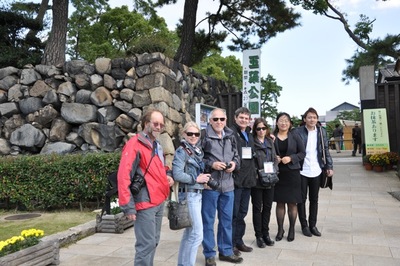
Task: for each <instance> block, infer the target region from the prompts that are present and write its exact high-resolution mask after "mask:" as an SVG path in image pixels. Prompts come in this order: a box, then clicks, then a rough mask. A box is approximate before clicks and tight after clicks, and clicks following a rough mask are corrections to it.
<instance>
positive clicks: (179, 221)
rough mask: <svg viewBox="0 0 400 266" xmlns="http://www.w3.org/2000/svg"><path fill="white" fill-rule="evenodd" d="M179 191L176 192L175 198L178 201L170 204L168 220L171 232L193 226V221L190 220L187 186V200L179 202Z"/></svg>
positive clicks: (170, 201)
mask: <svg viewBox="0 0 400 266" xmlns="http://www.w3.org/2000/svg"><path fill="white" fill-rule="evenodd" d="M176 191H177V190H175V196H176V200H177V201H172V200H171V199H170V200H169V202H168V220H169V228H170V229H171V230H179V229H183V228H186V227H191V226H192V219H191V218H190V213H189V206H188V202H187V185H185V194H186V196H185V199H184V200H182V201H179V200H178V195H177V192H176Z"/></svg>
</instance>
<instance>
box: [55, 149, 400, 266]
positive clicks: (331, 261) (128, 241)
mask: <svg viewBox="0 0 400 266" xmlns="http://www.w3.org/2000/svg"><path fill="white" fill-rule="evenodd" d="M331 155H332V157H333V159H334V171H335V175H334V179H333V182H334V187H333V190H330V189H323V190H321V191H320V200H319V214H318V223H317V227H318V228H319V230H320V231H321V233H322V237H315V236H313V237H306V236H303V234H302V232H301V228H300V225H299V223H297V226H296V231H295V240H294V241H293V242H288V241H287V240H286V236H287V231H288V219H287V217H286V220H285V231H286V234H285V237H284V238H283V239H282V241H279V242H276V243H275V245H274V246H273V247H266V248H264V249H260V248H258V247H257V246H256V243H255V237H254V230H253V224H252V215H251V207H250V208H249V210H250V213H249V214H248V216H247V217H246V222H247V227H246V235H245V236H244V238H243V240H244V242H245V243H246V244H247V245H250V246H252V247H253V248H254V250H253V252H251V253H242V257H243V258H244V262H243V263H242V264H241V265H250V266H261V265H277V266H286V265H288V266H293V265H299V266H303V265H304V266H327V265H328V266H338V265H340V266H342V265H349V266H359V265H360V266H361V265H363V266H364V265H367V266H368V265H374V266H375V265H385V266H386V265H389V266H391V265H400V201H399V200H397V199H396V198H394V197H393V196H392V195H390V194H389V192H392V191H400V180H399V178H398V177H397V176H396V174H395V172H394V171H390V172H383V173H375V172H373V171H366V170H365V169H364V168H363V166H362V164H361V157H356V158H354V157H351V152H350V151H342V153H339V154H337V153H331ZM274 210H275V204H274V205H273V211H272V216H271V222H270V235H271V237H272V238H275V235H276V232H277V226H276V218H275V211H274ZM181 236H182V231H171V230H170V229H169V228H168V220H167V219H166V218H164V220H163V225H162V233H161V240H160V243H159V246H158V247H157V252H156V255H155V260H154V265H155V266H172V265H176V264H177V257H178V250H179V244H180V239H181ZM134 243H135V237H134V230H133V228H129V229H127V230H126V231H125V232H124V233H123V234H104V233H97V234H94V235H92V236H89V237H86V238H84V239H82V240H80V241H78V242H77V243H76V244H72V245H70V246H68V247H66V248H61V250H60V265H62V266H69V265H71V266H72V265H74V266H75V265H78V266H86V265H102V266H103V265H112V266H127V265H133V258H134V254H135V250H134ZM204 264H205V261H204V257H203V254H202V247H201V246H200V248H199V250H198V253H197V261H196V266H200V265H204ZM217 265H218V266H225V265H232V264H231V263H227V262H220V261H219V260H218V258H217Z"/></svg>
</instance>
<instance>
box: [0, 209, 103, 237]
mask: <svg viewBox="0 0 400 266" xmlns="http://www.w3.org/2000/svg"><path fill="white" fill-rule="evenodd" d="M26 213H27V212H6V211H2V210H0V241H1V240H6V239H8V238H10V237H12V236H17V235H20V233H21V231H22V230H24V229H30V228H35V229H41V230H43V231H44V234H45V236H48V235H51V234H54V233H58V232H62V231H65V230H68V229H69V228H71V227H74V226H77V225H79V224H83V223H86V222H89V221H91V220H94V219H96V213H94V212H93V211H90V212H89V211H87V212H85V211H83V212H80V211H58V212H31V213H38V214H41V216H40V217H36V218H31V219H26V220H6V219H5V218H6V217H9V216H12V215H16V214H26Z"/></svg>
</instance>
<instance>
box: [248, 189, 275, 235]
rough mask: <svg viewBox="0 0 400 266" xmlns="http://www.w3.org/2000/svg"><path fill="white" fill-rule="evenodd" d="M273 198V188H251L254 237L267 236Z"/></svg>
mask: <svg viewBox="0 0 400 266" xmlns="http://www.w3.org/2000/svg"><path fill="white" fill-rule="evenodd" d="M273 199H274V188H268V189H267V188H257V187H253V188H251V203H252V205H253V226H254V232H255V235H256V238H259V237H266V236H269V221H270V218H271V208H272V201H273Z"/></svg>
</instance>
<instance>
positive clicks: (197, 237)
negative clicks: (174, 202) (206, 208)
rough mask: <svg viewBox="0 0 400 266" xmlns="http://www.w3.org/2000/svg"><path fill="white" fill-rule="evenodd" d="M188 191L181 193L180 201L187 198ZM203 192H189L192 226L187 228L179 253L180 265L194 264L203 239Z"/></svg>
mask: <svg viewBox="0 0 400 266" xmlns="http://www.w3.org/2000/svg"><path fill="white" fill-rule="evenodd" d="M185 196H186V193H184V192H180V193H179V196H178V197H179V201H181V200H183V199H185ZM201 198H202V195H201V193H194V192H188V193H187V202H188V207H189V213H190V218H191V219H192V226H191V227H188V228H185V230H184V231H183V235H182V240H181V245H180V247H179V254H178V266H194V265H195V264H196V257H197V250H198V248H199V246H200V244H201V241H202V240H203V221H202V219H201Z"/></svg>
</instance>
